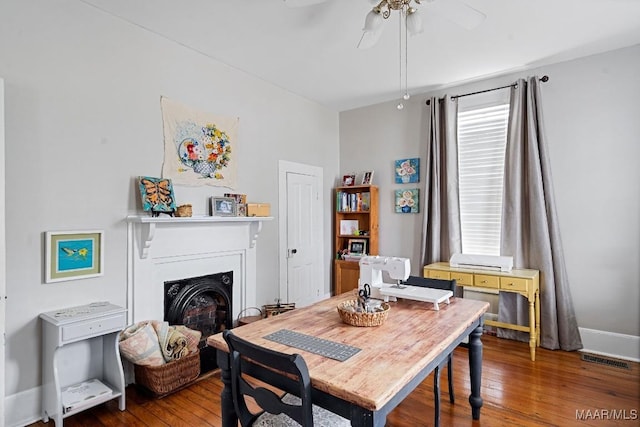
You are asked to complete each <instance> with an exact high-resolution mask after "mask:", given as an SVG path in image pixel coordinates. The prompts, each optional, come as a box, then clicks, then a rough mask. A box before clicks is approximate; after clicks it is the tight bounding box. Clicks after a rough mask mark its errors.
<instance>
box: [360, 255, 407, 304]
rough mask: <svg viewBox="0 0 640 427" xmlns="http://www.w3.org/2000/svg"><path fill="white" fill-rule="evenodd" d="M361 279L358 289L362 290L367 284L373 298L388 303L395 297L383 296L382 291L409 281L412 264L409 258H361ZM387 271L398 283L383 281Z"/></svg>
mask: <svg viewBox="0 0 640 427" xmlns="http://www.w3.org/2000/svg"><path fill="white" fill-rule="evenodd" d="M359 264H360V278H359V279H358V288H359V289H362V288H363V287H364V285H365V283H366V284H368V285H369V286H370V287H371V298H377V299H383V300H385V301H388V300H389V298H392V300H393V301H395V298H394V297H389V296H387V295H382V294H381V293H380V289H381V288H383V287H396V288H397V287H400V283H401V282H402V281H404V280H407V278H408V277H409V274H410V273H411V263H410V261H409V258H398V257H384V256H363V257H362V258H360V262H359ZM383 271H386V272H387V274H389V277H390V278H391V279H393V280H395V281H396V283H385V282H384V281H383V279H382V272H383Z"/></svg>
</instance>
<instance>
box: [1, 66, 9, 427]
mask: <svg viewBox="0 0 640 427" xmlns="http://www.w3.org/2000/svg"><path fill="white" fill-rule="evenodd" d="M4 184H5V183H4V80H3V79H1V78H0V337H1V340H2V348H0V427H4V418H5V417H4V414H5V410H4V409H5V408H4V382H5V378H4V368H5V364H4V361H5V358H4V350H5V326H4V325H5V317H6V315H5V313H6V296H7V281H6V267H7V264H6V256H7V251H6V242H5V237H6V235H5V225H4V220H5V215H4V209H5V206H6V204H5V200H4V197H5V192H4Z"/></svg>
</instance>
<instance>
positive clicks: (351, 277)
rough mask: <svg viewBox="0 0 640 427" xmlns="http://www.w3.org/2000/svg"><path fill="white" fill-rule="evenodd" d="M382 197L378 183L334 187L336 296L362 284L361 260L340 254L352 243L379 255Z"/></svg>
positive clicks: (367, 252) (366, 251)
mask: <svg viewBox="0 0 640 427" xmlns="http://www.w3.org/2000/svg"><path fill="white" fill-rule="evenodd" d="M378 199H379V195H378V187H376V186H374V185H355V186H351V187H336V188H335V189H334V203H333V209H334V234H333V242H334V244H333V259H334V283H333V289H334V294H336V295H338V294H341V293H344V292H347V291H349V290H352V289H355V288H357V287H358V277H359V275H360V267H359V265H358V261H357V260H343V259H341V257H340V253H341V252H342V251H343V250H344V249H349V247H350V242H351V243H353V244H352V246H351V247H352V248H357V249H359V248H360V247H364V252H365V253H366V254H367V255H378ZM356 223H357V227H356V226H355V224H356ZM354 230H358V231H359V232H360V233H358V234H356V233H354ZM361 245H362V246H361Z"/></svg>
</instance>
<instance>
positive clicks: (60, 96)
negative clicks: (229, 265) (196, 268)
mask: <svg viewBox="0 0 640 427" xmlns="http://www.w3.org/2000/svg"><path fill="white" fill-rule="evenodd" d="M0 76H2V77H3V78H4V79H5V85H6V90H5V95H6V96H5V98H6V99H5V105H6V163H7V170H6V176H7V183H8V184H9V185H7V192H6V205H7V212H6V224H7V233H6V242H7V247H8V248H10V250H9V251H8V254H7V295H8V304H7V319H6V320H7V322H6V331H7V345H6V389H5V390H6V394H7V396H11V395H12V394H15V393H18V392H21V391H24V390H29V389H31V388H35V387H37V386H39V385H40V374H41V370H40V329H39V328H40V322H39V321H38V315H39V313H41V312H44V311H49V310H54V309H58V308H62V307H66V306H73V305H79V304H86V303H89V302H93V301H100V300H109V301H112V302H113V303H115V304H120V305H125V304H126V299H125V296H126V271H127V264H126V224H125V222H124V218H125V217H126V216H127V214H128V213H132V212H135V211H136V209H137V208H138V206H139V204H140V203H139V201H138V198H139V196H138V193H137V187H136V186H135V185H134V178H135V177H137V176H139V175H150V176H160V174H161V167H162V161H163V134H162V117H161V111H160V96H161V95H164V96H167V97H168V98H170V99H173V100H175V101H179V102H182V103H184V104H187V105H189V106H192V107H194V108H198V109H201V110H203V111H208V112H212V113H216V114H222V115H230V116H238V117H240V127H239V141H238V145H237V150H236V151H235V155H236V156H237V158H238V163H239V164H238V187H237V191H238V192H242V193H245V194H247V195H248V199H249V201H256V202H267V203H271V211H272V215H273V216H276V217H277V215H278V206H277V203H278V194H277V191H278V160H279V159H284V160H288V161H292V162H298V163H304V164H309V165H314V166H319V167H322V168H323V169H324V177H325V182H324V186H325V192H326V194H325V196H324V197H325V200H332V196H331V188H332V186H333V184H334V178H335V176H337V173H338V163H339V158H338V154H339V152H338V113H336V112H334V111H330V110H328V109H326V108H324V107H321V106H319V105H317V104H314V103H312V102H309V101H307V100H304V99H302V98H300V97H298V96H295V95H292V94H291V93H289V92H285V91H283V90H281V89H279V88H276V87H274V86H271V85H268V84H265V83H264V82H263V81H261V80H258V79H255V78H253V77H251V76H248V75H246V74H243V73H241V72H238V71H237V70H234V69H231V68H230V67H228V66H226V65H223V64H220V63H218V62H216V61H213V60H211V59H209V58H206V57H204V56H202V55H201V54H199V53H197V52H194V51H191V50H188V49H185V48H184V47H182V46H180V45H178V44H176V43H172V42H170V41H167V40H166V39H164V38H161V37H158V36H156V35H154V34H151V33H149V32H147V31H145V30H142V29H140V28H138V27H136V26H132V25H130V24H128V23H126V22H123V21H120V20H118V19H116V18H114V17H112V16H110V15H107V14H104V13H101V12H100V11H98V10H97V9H95V8H93V7H90V6H88V5H86V4H83V3H82V2H78V1H54V2H45V1H32V0H27V1H17V0H3V1H2V3H1V4H0ZM226 191H228V189H226V188H221V187H197V188H185V187H177V188H176V198H177V200H178V202H179V203H185V202H190V203H192V204H193V207H194V213H195V214H204V213H205V212H206V206H207V200H208V197H209V196H212V195H222V193H224V192H226ZM330 225H331V212H330V210H329V209H327V210H326V212H325V213H324V226H325V229H326V230H330ZM86 229H103V230H105V239H106V251H105V252H106V261H105V275H104V276H103V277H100V278H94V279H87V280H76V281H69V282H61V283H56V284H45V283H44V280H43V233H44V232H45V231H47V230H86ZM330 247H331V240H330V239H326V240H325V248H324V253H326V254H330V253H331V249H330ZM277 249H278V221H277V220H274V221H269V222H267V223H265V225H264V228H263V231H262V232H261V234H260V238H259V240H258V251H257V260H258V286H259V290H258V303H259V304H265V303H272V302H273V299H274V298H275V297H276V296H277V295H278V286H279V283H278V280H279V275H278V259H277V252H278V251H277ZM327 258H328V257H327ZM324 276H325V277H324V285H325V292H326V293H328V292H329V286H330V285H329V283H330V282H329V280H330V264H329V263H327V265H326V266H325V267H324ZM14 409H16V408H14Z"/></svg>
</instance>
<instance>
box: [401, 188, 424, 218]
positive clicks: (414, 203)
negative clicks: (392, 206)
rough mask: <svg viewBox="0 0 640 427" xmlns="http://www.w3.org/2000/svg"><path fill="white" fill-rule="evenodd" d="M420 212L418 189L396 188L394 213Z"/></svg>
mask: <svg viewBox="0 0 640 427" xmlns="http://www.w3.org/2000/svg"><path fill="white" fill-rule="evenodd" d="M418 212H420V190H418V189H417V188H412V189H411V190H396V213H418Z"/></svg>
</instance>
